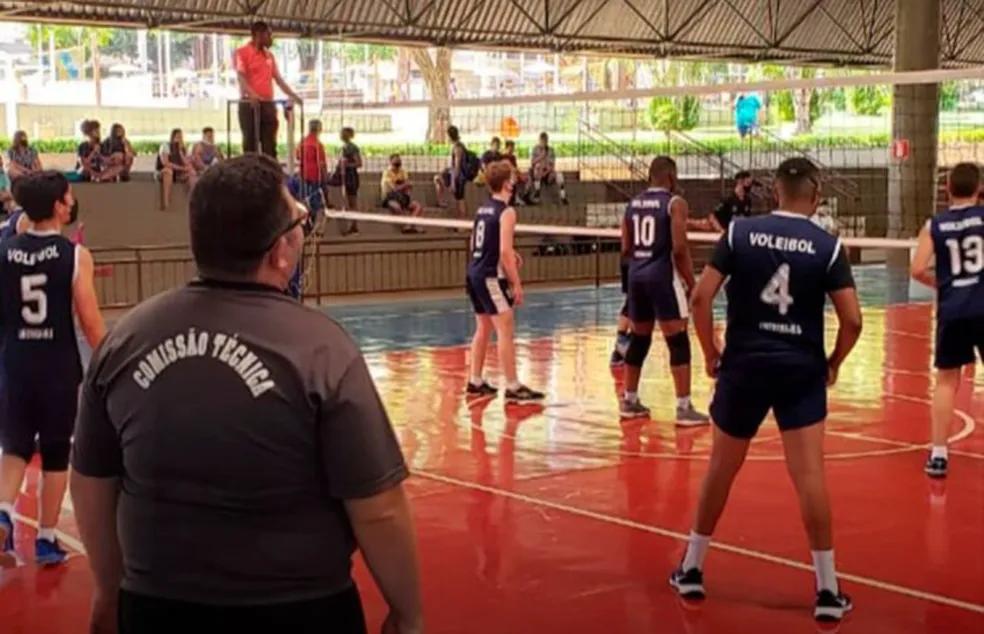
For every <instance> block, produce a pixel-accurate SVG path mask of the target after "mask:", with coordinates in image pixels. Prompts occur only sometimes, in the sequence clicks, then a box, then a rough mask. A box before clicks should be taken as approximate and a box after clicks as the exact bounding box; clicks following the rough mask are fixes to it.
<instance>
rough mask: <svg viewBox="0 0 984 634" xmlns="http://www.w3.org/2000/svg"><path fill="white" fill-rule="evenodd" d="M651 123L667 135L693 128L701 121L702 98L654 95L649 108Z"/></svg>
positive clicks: (655, 128)
mask: <svg viewBox="0 0 984 634" xmlns="http://www.w3.org/2000/svg"><path fill="white" fill-rule="evenodd" d="M647 118H648V120H649V125H651V126H652V127H653V129H654V130H661V131H663V132H665V133H666V134H667V135H668V134H669V133H670V132H672V131H674V130H693V129H694V128H696V127H697V124H699V123H700V99H698V98H697V97H695V96H693V95H686V96H683V97H653V98H652V99H651V100H650V101H649V108H648V110H647Z"/></svg>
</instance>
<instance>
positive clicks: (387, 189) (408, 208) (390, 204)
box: [379, 154, 424, 233]
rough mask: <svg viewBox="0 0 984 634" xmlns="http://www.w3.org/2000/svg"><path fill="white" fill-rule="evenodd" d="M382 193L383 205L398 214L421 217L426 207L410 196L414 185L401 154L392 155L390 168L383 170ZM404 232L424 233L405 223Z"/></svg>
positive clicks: (380, 186)
mask: <svg viewBox="0 0 984 634" xmlns="http://www.w3.org/2000/svg"><path fill="white" fill-rule="evenodd" d="M379 189H380V193H381V194H382V197H383V203H382V206H383V208H384V209H388V210H389V211H390V213H392V214H395V215H398V216H413V217H415V218H416V217H419V216H420V215H421V214H422V213H423V211H424V208H423V207H422V206H421V204H420V203H419V202H417V201H416V200H413V199H411V198H410V191H411V189H413V186H412V185H411V184H410V176H409V175H408V174H407V172H406V170H404V169H403V159H401V158H400V155H399V154H393V155H391V156H390V165H389V168H388V169H387V170H386V171H384V172H383V178H382V181H381V182H380V183H379ZM402 231H403V233H423V232H422V231H421V230H420V229H418V228H417V227H414V226H413V225H404V226H403V229H402Z"/></svg>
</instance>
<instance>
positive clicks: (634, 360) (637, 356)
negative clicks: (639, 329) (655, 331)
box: [625, 333, 653, 368]
mask: <svg viewBox="0 0 984 634" xmlns="http://www.w3.org/2000/svg"><path fill="white" fill-rule="evenodd" d="M651 345H653V336H652V335H637V334H636V333H632V334H631V335H629V348H628V350H626V351H625V362H626V363H627V364H629V365H631V366H632V367H635V368H641V367H642V362H643V361H645V360H646V355H648V354H649V347H650V346H651Z"/></svg>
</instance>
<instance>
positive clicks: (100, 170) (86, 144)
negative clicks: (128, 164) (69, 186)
mask: <svg viewBox="0 0 984 634" xmlns="http://www.w3.org/2000/svg"><path fill="white" fill-rule="evenodd" d="M80 129H81V130H82V134H83V135H85V138H86V140H85V141H83V142H82V143H80V144H79V148H78V164H77V166H76V170H77V171H78V173H79V175H80V176H81V177H82V180H84V181H91V182H93V183H109V182H113V181H115V180H116V179H117V178H119V176H120V174H121V173H122V172H123V165H122V164H113V163H111V162H110V160H109V158H108V157H106V156H104V155H103V153H102V141H101V140H100V138H99V137H100V136H101V135H100V133H99V122H98V121H96V120H94V119H86V120H85V121H83V122H82V125H81V127H80Z"/></svg>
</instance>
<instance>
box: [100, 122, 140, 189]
mask: <svg viewBox="0 0 984 634" xmlns="http://www.w3.org/2000/svg"><path fill="white" fill-rule="evenodd" d="M101 151H102V155H103V156H105V157H106V159H107V161H108V162H109V164H110V165H112V166H119V167H120V168H121V169H120V180H121V181H123V182H128V181H129V180H130V170H131V169H132V168H133V157H134V156H136V152H134V151H133V146H132V145H130V140H129V139H128V138H126V128H124V127H123V126H122V124H119V123H114V124H113V126H112V127H111V128H110V129H109V136H108V137H106V140H105V141H103V142H102V148H101Z"/></svg>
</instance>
